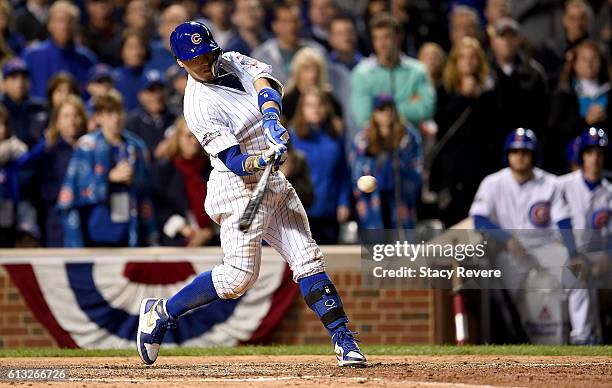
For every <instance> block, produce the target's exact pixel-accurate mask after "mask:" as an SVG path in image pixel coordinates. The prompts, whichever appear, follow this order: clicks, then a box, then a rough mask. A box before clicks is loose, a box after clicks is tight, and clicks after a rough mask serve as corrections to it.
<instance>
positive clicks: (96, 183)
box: [58, 131, 157, 247]
mask: <svg viewBox="0 0 612 388" xmlns="http://www.w3.org/2000/svg"><path fill="white" fill-rule="evenodd" d="M122 137H123V144H124V149H125V154H126V155H127V160H128V161H129V162H130V163H131V164H132V166H133V168H134V178H133V182H132V185H131V186H129V187H127V188H125V189H124V191H126V192H127V193H128V195H129V221H128V222H127V225H125V224H117V223H111V222H110V204H109V201H110V196H111V194H112V191H113V187H111V186H112V185H111V183H110V182H109V180H108V174H109V171H110V170H111V169H112V168H113V167H114V165H115V163H114V162H113V147H112V146H111V145H110V144H109V143H108V142H107V141H106V139H105V138H104V135H103V134H102V132H101V131H96V132H94V133H91V134H87V135H85V136H83V137H81V139H79V142H78V144H77V147H76V149H75V150H74V153H73V155H72V158H71V159H70V163H69V164H68V169H67V171H66V176H65V177H64V182H63V184H62V188H61V190H60V193H59V198H58V208H59V209H60V211H61V218H62V224H63V225H64V233H65V244H64V245H65V246H67V247H82V246H84V245H85V243H86V241H94V240H96V239H97V241H101V240H100V239H101V238H102V237H101V236H105V237H104V238H107V239H112V238H113V237H116V236H115V234H116V232H117V230H119V231H121V228H123V227H125V228H126V233H127V245H128V246H130V247H135V246H139V245H141V246H143V245H148V244H149V243H151V242H154V241H155V239H156V238H157V231H156V226H155V221H154V215H153V207H152V205H151V200H150V194H151V190H150V187H151V179H150V173H149V167H148V165H147V161H146V156H145V154H146V152H145V145H144V144H143V142H142V140H140V139H138V138H137V137H136V136H134V135H132V134H130V133H128V132H124V133H123V135H122ZM81 222H83V224H84V225H83V227H81ZM83 230H87V231H88V235H84V233H83ZM92 237H93V238H92ZM120 237H122V236H120ZM95 242H96V241H94V244H95ZM120 242H122V241H108V240H106V241H104V243H111V244H112V243H120Z"/></svg>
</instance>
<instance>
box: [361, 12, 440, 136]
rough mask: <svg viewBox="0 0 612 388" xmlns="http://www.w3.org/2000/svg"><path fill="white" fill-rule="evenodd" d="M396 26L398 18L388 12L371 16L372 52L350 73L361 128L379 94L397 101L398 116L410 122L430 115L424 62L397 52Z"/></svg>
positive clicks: (429, 88)
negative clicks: (372, 17)
mask: <svg viewBox="0 0 612 388" xmlns="http://www.w3.org/2000/svg"><path fill="white" fill-rule="evenodd" d="M398 29H399V26H398V25H397V22H396V21H395V19H393V18H392V17H391V16H390V15H388V14H381V15H378V16H377V17H375V18H374V19H372V23H371V26H370V30H371V31H372V44H373V45H374V52H375V53H374V54H373V55H371V56H370V57H368V58H366V59H364V60H363V61H361V63H360V64H359V65H357V67H355V69H353V73H352V76H351V99H350V101H351V108H352V112H353V117H354V119H355V123H356V124H357V126H359V127H360V128H363V127H364V126H365V124H366V122H367V120H368V119H369V118H370V115H371V112H372V101H374V98H375V97H376V96H378V95H380V94H386V95H389V96H391V97H392V98H393V100H394V101H397V110H398V113H399V115H400V118H401V119H402V120H404V121H406V122H409V123H412V124H413V125H418V124H419V123H420V122H421V121H423V120H427V119H429V118H431V116H432V115H433V109H434V104H435V92H434V89H433V88H432V86H431V83H430V82H429V79H428V77H427V71H426V69H425V66H424V65H423V64H422V63H421V62H419V61H417V60H415V59H412V58H408V57H406V56H405V55H403V54H401V53H400V52H399V50H398V49H397V47H398V41H397V39H398Z"/></svg>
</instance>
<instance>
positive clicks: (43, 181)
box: [18, 137, 73, 247]
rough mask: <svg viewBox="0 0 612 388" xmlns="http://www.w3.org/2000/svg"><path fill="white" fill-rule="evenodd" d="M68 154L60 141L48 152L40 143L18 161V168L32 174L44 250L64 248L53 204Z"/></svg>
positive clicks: (68, 149)
mask: <svg viewBox="0 0 612 388" xmlns="http://www.w3.org/2000/svg"><path fill="white" fill-rule="evenodd" d="M72 152H73V149H72V146H71V145H70V144H68V143H66V142H65V141H64V140H63V139H62V138H61V137H60V138H59V139H58V140H57V142H56V143H55V144H54V145H52V146H51V147H49V148H47V141H46V140H44V139H43V140H41V141H40V142H39V143H38V144H37V145H36V146H35V147H34V148H32V149H31V150H30V151H29V152H28V153H26V154H25V155H23V156H22V157H21V158H19V161H18V162H19V163H20V168H23V167H26V168H31V169H32V170H33V172H34V182H35V183H36V185H35V187H36V188H37V193H36V197H37V198H36V200H37V204H38V206H37V210H38V211H39V219H40V220H41V223H42V225H40V226H41V229H42V230H43V231H44V234H43V236H44V245H45V246H46V247H63V246H64V231H63V229H62V223H61V219H60V213H59V211H58V210H57V208H56V204H57V197H58V194H59V191H60V187H61V185H62V182H63V180H64V174H65V172H66V168H67V167H68V163H69V162H70V158H71V157H72Z"/></svg>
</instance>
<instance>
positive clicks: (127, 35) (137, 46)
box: [113, 29, 155, 112]
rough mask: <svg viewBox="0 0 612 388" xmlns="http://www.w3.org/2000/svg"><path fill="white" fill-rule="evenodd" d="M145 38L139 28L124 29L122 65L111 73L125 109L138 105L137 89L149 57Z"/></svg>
mask: <svg viewBox="0 0 612 388" xmlns="http://www.w3.org/2000/svg"><path fill="white" fill-rule="evenodd" d="M150 54H151V52H150V49H149V44H148V42H147V38H146V37H145V36H144V35H143V33H142V32H141V31H140V30H134V29H132V30H125V31H124V32H123V40H122V42H121V61H122V62H123V65H122V66H120V67H118V68H116V69H115V72H114V74H113V76H114V79H115V83H116V84H117V90H119V91H120V92H121V95H122V96H123V103H124V104H125V110H126V111H128V112H129V111H131V110H132V109H135V108H137V107H138V91H139V90H140V88H141V86H142V84H143V81H144V78H145V75H144V74H145V69H144V66H145V63H146V62H147V60H148V59H149V57H150ZM154 71H155V70H154Z"/></svg>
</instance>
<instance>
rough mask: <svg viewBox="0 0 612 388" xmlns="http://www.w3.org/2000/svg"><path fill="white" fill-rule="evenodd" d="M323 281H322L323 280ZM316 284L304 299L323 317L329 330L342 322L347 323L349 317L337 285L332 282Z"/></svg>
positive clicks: (322, 320)
mask: <svg viewBox="0 0 612 388" xmlns="http://www.w3.org/2000/svg"><path fill="white" fill-rule="evenodd" d="M321 283H322V282H321ZM321 283H319V284H316V285H315V286H314V287H313V289H312V290H311V291H310V292H309V293H308V294H307V295H305V296H304V301H305V302H306V304H307V305H308V307H310V308H311V309H312V310H313V311H314V312H315V313H317V315H318V316H319V318H320V319H321V322H323V325H325V327H326V328H327V329H328V330H332V329H334V328H335V327H336V326H338V325H339V324H342V323H347V322H348V318H347V317H346V313H345V312H344V309H343V308H342V301H341V300H340V296H339V295H338V291H337V290H336V287H334V285H333V284H332V283H331V282H330V283H327V284H325V283H323V284H321ZM315 287H316V288H315Z"/></svg>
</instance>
